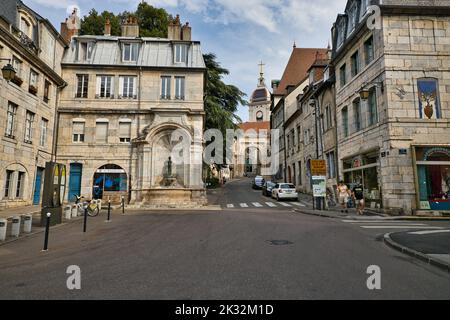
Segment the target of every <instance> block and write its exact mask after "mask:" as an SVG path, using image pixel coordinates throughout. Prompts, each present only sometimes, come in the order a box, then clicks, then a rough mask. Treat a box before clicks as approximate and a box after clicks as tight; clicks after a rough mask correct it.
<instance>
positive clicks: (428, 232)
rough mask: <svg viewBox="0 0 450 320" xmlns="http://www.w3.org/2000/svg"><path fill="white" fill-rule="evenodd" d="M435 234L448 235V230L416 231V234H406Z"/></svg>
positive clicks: (449, 231)
mask: <svg viewBox="0 0 450 320" xmlns="http://www.w3.org/2000/svg"><path fill="white" fill-rule="evenodd" d="M436 233H450V230H434V231H433V230H432V231H416V232H409V233H408V234H415V235H419V236H422V235H425V234H436Z"/></svg>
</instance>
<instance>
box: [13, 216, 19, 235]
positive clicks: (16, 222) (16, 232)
mask: <svg viewBox="0 0 450 320" xmlns="http://www.w3.org/2000/svg"><path fill="white" fill-rule="evenodd" d="M19 236H20V217H14V218H13V219H12V225H11V237H16V238H18V237H19Z"/></svg>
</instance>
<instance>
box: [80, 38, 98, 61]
mask: <svg viewBox="0 0 450 320" xmlns="http://www.w3.org/2000/svg"><path fill="white" fill-rule="evenodd" d="M94 45H95V43H94V42H93V41H90V42H80V45H79V49H78V60H80V61H89V60H91V59H92V54H93V52H94Z"/></svg>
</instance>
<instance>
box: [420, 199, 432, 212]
mask: <svg viewBox="0 0 450 320" xmlns="http://www.w3.org/2000/svg"><path fill="white" fill-rule="evenodd" d="M420 210H431V206H430V202H428V201H420Z"/></svg>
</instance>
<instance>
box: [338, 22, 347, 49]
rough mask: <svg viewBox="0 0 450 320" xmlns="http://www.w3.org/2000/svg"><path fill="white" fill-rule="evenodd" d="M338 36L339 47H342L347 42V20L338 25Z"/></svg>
mask: <svg viewBox="0 0 450 320" xmlns="http://www.w3.org/2000/svg"><path fill="white" fill-rule="evenodd" d="M337 33H338V36H337V47H338V48H339V47H341V46H342V44H343V43H344V40H345V20H344V19H341V21H339V24H338V30H337Z"/></svg>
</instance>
